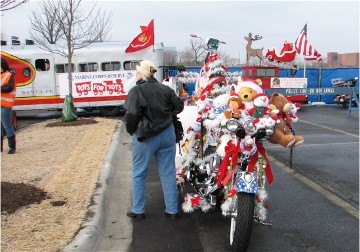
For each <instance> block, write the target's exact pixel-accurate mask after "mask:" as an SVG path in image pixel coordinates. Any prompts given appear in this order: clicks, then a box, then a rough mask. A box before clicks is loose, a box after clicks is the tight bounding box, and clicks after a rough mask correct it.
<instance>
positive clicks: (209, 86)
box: [201, 77, 226, 95]
mask: <svg viewBox="0 0 360 252" xmlns="http://www.w3.org/2000/svg"><path fill="white" fill-rule="evenodd" d="M220 81H223V82H225V83H226V78H225V77H219V78H216V79H215V80H213V81H212V82H210V83H209V84H208V85H207V86H206V87H205V88H204V89H203V90H202V91H201V95H204V94H205V93H206V92H207V93H208V95H211V93H210V92H211V90H214V88H213V86H214V84H216V83H218V82H220Z"/></svg>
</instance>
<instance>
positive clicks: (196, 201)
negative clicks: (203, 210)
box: [190, 195, 200, 207]
mask: <svg viewBox="0 0 360 252" xmlns="http://www.w3.org/2000/svg"><path fill="white" fill-rule="evenodd" d="M190 201H191V207H194V206H200V196H199V195H197V196H196V197H194V198H192V199H190Z"/></svg>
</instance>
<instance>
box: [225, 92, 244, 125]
mask: <svg viewBox="0 0 360 252" xmlns="http://www.w3.org/2000/svg"><path fill="white" fill-rule="evenodd" d="M227 105H228V107H229V109H228V110H226V111H225V112H224V114H225V117H226V119H230V118H235V119H239V117H240V112H241V111H240V108H241V106H242V103H241V100H240V98H239V96H238V95H237V94H236V93H235V92H232V93H231V95H230V99H229V100H228V103H227Z"/></svg>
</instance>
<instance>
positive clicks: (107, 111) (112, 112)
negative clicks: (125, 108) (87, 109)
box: [99, 106, 120, 116]
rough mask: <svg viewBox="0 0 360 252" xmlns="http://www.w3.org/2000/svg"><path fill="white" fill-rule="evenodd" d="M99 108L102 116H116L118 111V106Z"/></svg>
mask: <svg viewBox="0 0 360 252" xmlns="http://www.w3.org/2000/svg"><path fill="white" fill-rule="evenodd" d="M99 110H100V113H101V114H102V115H103V116H117V115H119V113H120V106H109V107H100V108H99Z"/></svg>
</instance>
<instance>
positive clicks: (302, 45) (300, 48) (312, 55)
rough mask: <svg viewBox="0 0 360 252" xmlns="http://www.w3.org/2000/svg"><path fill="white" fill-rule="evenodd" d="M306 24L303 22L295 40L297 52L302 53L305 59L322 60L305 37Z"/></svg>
mask: <svg viewBox="0 0 360 252" xmlns="http://www.w3.org/2000/svg"><path fill="white" fill-rule="evenodd" d="M306 35H307V24H305V26H304V28H303V29H302V31H301V33H300V35H299V37H298V38H297V39H296V41H295V48H296V51H297V52H298V54H301V55H304V58H305V59H306V60H317V61H322V58H321V54H320V53H318V52H317V51H316V50H315V48H314V47H312V46H311V45H310V43H309V42H308V40H307V38H306Z"/></svg>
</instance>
